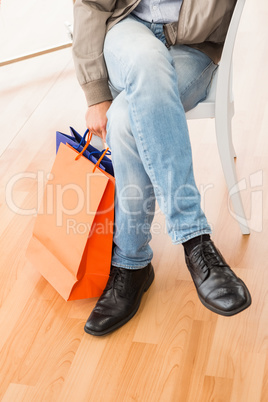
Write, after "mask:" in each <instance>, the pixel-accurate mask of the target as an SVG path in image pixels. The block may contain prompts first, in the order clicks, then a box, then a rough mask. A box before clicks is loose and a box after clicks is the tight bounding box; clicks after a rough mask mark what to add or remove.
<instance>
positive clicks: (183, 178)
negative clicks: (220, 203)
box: [104, 18, 211, 243]
mask: <svg viewBox="0 0 268 402" xmlns="http://www.w3.org/2000/svg"><path fill="white" fill-rule="evenodd" d="M104 54H105V60H106V64H107V68H108V72H109V77H110V81H111V83H112V85H113V86H114V87H115V88H116V89H117V90H118V91H125V94H126V101H127V104H128V113H129V121H130V128H131V132H132V134H133V137H134V139H135V143H136V146H137V150H138V153H139V156H140V159H141V161H142V164H143V166H144V169H145V171H146V173H147V175H148V177H149V179H150V181H151V183H152V185H153V188H154V193H155V195H156V198H157V201H158V204H159V206H160V208H161V210H162V211H163V213H164V215H165V218H166V224H167V229H168V233H169V235H170V236H171V238H172V241H173V242H174V243H182V242H184V241H187V240H189V239H190V238H193V237H196V236H198V235H202V234H204V233H210V232H211V230H210V227H209V225H208V223H207V220H206V217H205V216H204V213H203V211H202V210H201V207H200V194H199V192H198V190H197V188H196V185H195V181H194V175H193V168H192V155H191V146H190V140H189V134H188V128H187V122H186V118H185V112H184V108H183V105H182V103H181V99H180V94H179V89H178V77H177V73H176V70H175V68H174V61H173V58H172V55H171V52H169V50H168V49H167V48H166V47H165V45H164V44H163V43H162V42H161V41H160V40H159V39H157V38H156V37H155V35H154V34H153V33H152V32H151V31H150V30H149V29H148V28H147V27H146V26H144V25H143V24H141V23H140V22H138V21H136V20H135V19H132V18H127V19H126V20H124V21H122V22H120V23H119V24H117V25H116V26H115V27H113V28H112V29H111V31H109V32H108V34H107V36H106V41H105V47H104ZM122 174H123V173H122Z"/></svg>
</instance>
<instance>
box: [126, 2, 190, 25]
mask: <svg viewBox="0 0 268 402" xmlns="http://www.w3.org/2000/svg"><path fill="white" fill-rule="evenodd" d="M182 1H183V0H141V2H140V3H139V4H138V6H137V7H136V8H135V10H133V11H132V14H134V15H136V16H137V17H139V18H141V19H142V20H144V21H148V22H155V23H161V24H168V23H170V22H174V21H178V19H179V13H180V9H181V5H182Z"/></svg>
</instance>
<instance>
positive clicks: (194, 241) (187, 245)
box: [182, 234, 210, 255]
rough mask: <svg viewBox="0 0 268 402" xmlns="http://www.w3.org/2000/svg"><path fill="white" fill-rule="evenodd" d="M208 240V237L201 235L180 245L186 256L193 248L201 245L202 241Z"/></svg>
mask: <svg viewBox="0 0 268 402" xmlns="http://www.w3.org/2000/svg"><path fill="white" fill-rule="evenodd" d="M208 240H210V235H209V234H203V235H201V236H196V237H193V238H192V239H190V240H187V241H186V242H184V243H182V245H183V247H184V249H185V251H186V254H187V255H189V254H190V253H191V251H192V249H193V248H194V247H195V246H197V245H198V244H200V243H202V242H203V241H208Z"/></svg>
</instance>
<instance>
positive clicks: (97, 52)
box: [73, 0, 236, 106]
mask: <svg viewBox="0 0 268 402" xmlns="http://www.w3.org/2000/svg"><path fill="white" fill-rule="evenodd" d="M139 2H140V0H76V2H75V5H74V40H73V58H74V64H75V69H76V74H77V78H78V81H79V83H80V85H81V86H82V89H83V90H84V92H85V96H86V99H87V103H88V106H90V105H94V104H96V103H100V102H103V101H105V100H111V99H112V96H111V93H110V90H109V86H108V74H107V69H106V65H105V61H104V57H103V43H104V38H105V35H106V32H107V31H108V30H109V29H111V27H112V26H113V25H115V24H116V23H117V22H119V21H120V20H122V19H123V18H125V17H126V16H127V15H128V14H130V13H131V11H132V10H133V9H134V8H135V7H136V6H137V4H138V3H139ZM235 4H236V0H206V1H205V0H184V1H183V3H182V7H181V10H180V16H179V20H178V21H177V22H174V23H171V24H166V25H165V26H164V32H165V36H166V41H167V44H168V45H175V44H184V45H189V46H192V47H195V48H197V49H200V50H201V51H202V52H204V53H206V54H207V55H208V56H209V57H210V58H211V59H212V60H213V61H214V63H218V61H219V60H220V57H221V52H222V48H223V44H224V40H225V37H226V33H227V30H228V26H229V23H230V20H231V16H232V13H233V10H234V6H235Z"/></svg>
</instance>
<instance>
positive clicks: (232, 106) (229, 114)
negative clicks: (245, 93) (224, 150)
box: [227, 103, 236, 158]
mask: <svg viewBox="0 0 268 402" xmlns="http://www.w3.org/2000/svg"><path fill="white" fill-rule="evenodd" d="M233 115H234V104H233V103H229V107H228V120H227V121H228V135H229V143H230V152H231V155H232V157H233V158H236V151H235V148H234V143H233V135H232V118H233Z"/></svg>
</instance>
